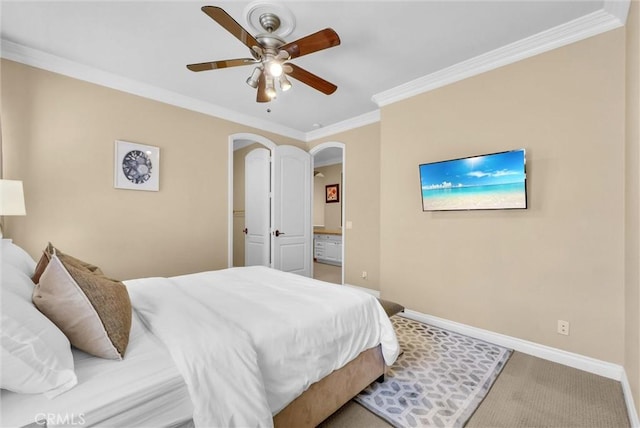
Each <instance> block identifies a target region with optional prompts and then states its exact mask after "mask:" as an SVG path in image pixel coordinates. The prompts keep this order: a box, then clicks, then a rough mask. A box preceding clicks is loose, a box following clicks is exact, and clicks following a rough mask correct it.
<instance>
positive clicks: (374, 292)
mask: <svg viewBox="0 0 640 428" xmlns="http://www.w3.org/2000/svg"><path fill="white" fill-rule="evenodd" d="M344 286H345V287H351V288H355V289H356V290H360V291H364V292H365V293H369V294H372V295H374V296H376V297H380V292H379V291H378V290H372V289H371V288H366V287H360V286H359V285H351V284H344Z"/></svg>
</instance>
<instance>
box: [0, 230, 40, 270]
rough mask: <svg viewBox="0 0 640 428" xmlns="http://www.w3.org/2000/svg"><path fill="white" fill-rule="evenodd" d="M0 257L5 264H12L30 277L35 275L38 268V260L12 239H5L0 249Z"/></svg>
mask: <svg viewBox="0 0 640 428" xmlns="http://www.w3.org/2000/svg"><path fill="white" fill-rule="evenodd" d="M0 259H1V260H2V264H3V265H11V266H14V267H16V268H18V269H20V270H21V271H22V272H24V273H25V274H27V275H28V276H29V278H31V277H32V276H33V272H34V271H35V269H36V262H35V260H33V259H32V258H31V256H30V255H29V254H28V253H27V252H26V251H25V250H23V249H22V248H20V247H18V246H17V245H16V244H14V243H13V242H12V241H11V239H3V240H2V247H1V249H0Z"/></svg>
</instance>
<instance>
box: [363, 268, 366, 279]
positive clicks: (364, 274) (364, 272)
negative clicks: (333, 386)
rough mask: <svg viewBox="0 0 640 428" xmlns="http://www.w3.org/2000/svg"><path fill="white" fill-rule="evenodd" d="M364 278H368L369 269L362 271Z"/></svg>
mask: <svg viewBox="0 0 640 428" xmlns="http://www.w3.org/2000/svg"><path fill="white" fill-rule="evenodd" d="M362 279H367V271H366V270H363V271H362Z"/></svg>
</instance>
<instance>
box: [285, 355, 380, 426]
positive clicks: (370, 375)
mask: <svg viewBox="0 0 640 428" xmlns="http://www.w3.org/2000/svg"><path fill="white" fill-rule="evenodd" d="M384 371H385V365H384V359H383V358H382V348H381V346H380V345H378V346H377V347H375V348H371V349H368V350H366V351H363V352H362V353H360V355H358V356H357V357H356V358H355V359H354V360H352V361H351V362H349V363H347V365H345V366H344V367H342V368H340V369H338V370H335V371H334V372H332V373H331V374H329V375H328V376H326V377H324V378H323V379H320V380H319V381H318V382H316V383H314V384H312V385H311V386H310V387H309V389H307V390H306V391H305V392H303V393H302V395H300V396H299V397H298V398H296V399H295V400H293V401H292V402H291V403H290V404H289V405H288V406H287V407H285V408H284V409H282V410H281V411H280V412H279V413H278V414H276V415H275V416H274V417H273V425H274V426H275V427H276V428H291V427H296V428H307V427H308V428H313V427H316V426H317V425H318V424H320V422H322V421H324V420H325V419H326V418H328V417H329V416H330V415H332V414H333V413H334V412H335V411H337V410H338V409H339V408H340V407H342V406H343V405H344V404H345V403H347V402H348V401H349V400H351V399H352V398H353V397H355V396H356V395H358V393H359V392H360V391H362V390H363V389H365V388H366V387H367V386H368V385H369V384H371V383H372V382H374V381H375V380H378V379H382V378H383V377H384Z"/></svg>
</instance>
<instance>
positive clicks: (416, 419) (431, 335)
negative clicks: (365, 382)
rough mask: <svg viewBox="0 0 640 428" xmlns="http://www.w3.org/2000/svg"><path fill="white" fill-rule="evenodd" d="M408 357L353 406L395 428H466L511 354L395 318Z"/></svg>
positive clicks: (498, 347) (440, 330)
mask: <svg viewBox="0 0 640 428" xmlns="http://www.w3.org/2000/svg"><path fill="white" fill-rule="evenodd" d="M391 321H392V322H393V325H394V327H395V329H396V334H397V336H398V341H399V342H400V346H401V349H402V350H403V351H404V353H403V354H402V355H400V356H399V357H398V360H397V361H396V362H395V363H394V364H393V366H391V367H390V368H389V370H388V371H387V375H386V376H385V381H384V382H382V383H378V382H374V383H373V384H372V385H371V386H369V387H368V388H367V389H365V390H364V391H363V392H362V393H360V394H359V395H358V396H357V397H356V398H355V400H356V401H357V402H358V403H360V404H362V405H363V406H364V407H366V408H367V409H369V410H370V411H372V412H373V413H375V414H376V415H378V416H380V417H381V418H383V419H385V420H386V421H387V422H389V423H390V424H392V425H393V426H395V427H399V428H404V427H462V426H464V424H465V423H466V422H467V420H468V419H469V418H470V417H471V415H472V414H473V412H474V411H475V409H476V408H477V407H478V405H479V404H480V402H481V401H482V399H483V398H484V396H485V395H486V394H487V392H488V391H489V389H490V388H491V385H492V384H493V382H494V381H495V380H496V378H497V377H498V374H500V371H501V370H502V367H504V365H505V363H506V362H507V360H508V359H509V356H510V355H511V352H512V351H511V350H509V349H506V348H503V347H501V346H497V345H492V344H490V343H487V342H483V341H481V340H478V339H473V338H471V337H467V336H463V335H461V334H457V333H453V332H450V331H446V330H442V329H439V328H437V327H433V326H431V325H427V324H422V323H420V322H417V321H413V320H410V319H407V318H403V317H400V316H394V317H391Z"/></svg>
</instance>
